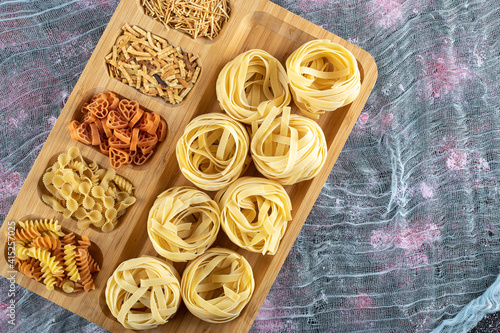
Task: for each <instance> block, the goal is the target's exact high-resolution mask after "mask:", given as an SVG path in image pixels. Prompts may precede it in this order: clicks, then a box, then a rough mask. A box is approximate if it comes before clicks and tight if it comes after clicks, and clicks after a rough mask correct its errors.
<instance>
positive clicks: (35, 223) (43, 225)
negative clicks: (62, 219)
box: [19, 219, 64, 237]
mask: <svg viewBox="0 0 500 333" xmlns="http://www.w3.org/2000/svg"><path fill="white" fill-rule="evenodd" d="M19 225H20V226H21V227H22V228H23V229H28V228H32V227H37V229H38V231H40V232H44V231H50V232H53V233H54V234H55V235H57V236H59V237H62V236H64V233H63V232H62V231H61V226H60V225H59V221H57V220H54V219H44V220H41V219H40V220H29V221H24V222H22V221H19ZM51 237H55V236H51Z"/></svg>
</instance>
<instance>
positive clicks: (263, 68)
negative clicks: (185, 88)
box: [216, 50, 291, 124]
mask: <svg viewBox="0 0 500 333" xmlns="http://www.w3.org/2000/svg"><path fill="white" fill-rule="evenodd" d="M216 92H217V99H218V100H219V103H220V106H221V108H222V109H223V110H224V111H226V112H227V114H228V115H229V116H231V117H232V118H233V119H235V120H238V121H240V122H242V123H245V124H251V123H252V122H254V121H257V122H259V123H260V122H262V121H263V120H264V118H265V117H266V115H267V114H268V113H269V112H270V111H271V109H272V108H273V107H278V108H281V107H283V106H286V105H288V104H290V101H291V95H290V91H289V89H288V77H287V75H286V72H285V69H284V68H283V65H281V63H280V62H279V61H278V60H277V59H276V58H274V57H273V56H272V55H270V54H269V53H267V52H266V51H263V50H249V51H246V52H244V53H242V54H240V55H238V56H237V57H236V58H235V59H233V60H232V61H230V62H228V63H227V64H226V65H225V66H224V68H223V69H222V71H221V72H220V73H219V77H218V79H217V85H216Z"/></svg>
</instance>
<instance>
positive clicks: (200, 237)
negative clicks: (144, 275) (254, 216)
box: [148, 187, 220, 261]
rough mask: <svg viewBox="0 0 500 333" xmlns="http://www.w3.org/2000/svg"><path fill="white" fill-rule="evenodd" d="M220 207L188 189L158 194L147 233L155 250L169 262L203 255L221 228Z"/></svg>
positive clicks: (170, 190) (177, 188)
mask: <svg viewBox="0 0 500 333" xmlns="http://www.w3.org/2000/svg"><path fill="white" fill-rule="evenodd" d="M219 214H220V211H219V206H218V205H217V203H216V202H215V201H213V200H212V199H211V198H210V197H209V196H208V195H207V194H205V193H203V192H201V191H199V190H197V189H194V188H190V187H174V188H171V189H169V190H167V191H165V192H163V193H161V194H160V195H159V196H158V197H157V198H156V201H155V202H154V204H153V206H152V207H151V209H150V211H149V216H148V234H149V239H150V240H151V242H152V243H153V246H154V248H155V250H156V251H157V252H158V253H159V254H160V255H162V256H164V257H165V258H167V259H170V260H172V261H188V260H192V259H194V258H196V257H197V256H199V255H200V254H203V253H204V252H205V251H206V250H207V249H208V248H209V247H210V246H211V245H212V244H213V242H214V241H215V238H216V237H217V234H218V232H219V228H220V222H219Z"/></svg>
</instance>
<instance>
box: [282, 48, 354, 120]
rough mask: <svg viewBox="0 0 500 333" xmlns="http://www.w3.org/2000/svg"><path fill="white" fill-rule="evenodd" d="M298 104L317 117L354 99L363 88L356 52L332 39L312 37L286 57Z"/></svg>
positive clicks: (294, 96) (302, 109) (301, 108)
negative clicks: (353, 52)
mask: <svg viewBox="0 0 500 333" xmlns="http://www.w3.org/2000/svg"><path fill="white" fill-rule="evenodd" d="M286 70H287V74H288V78H289V79H290V90H291V91H292V95H293V99H294V101H295V104H297V106H298V107H299V108H300V110H301V111H302V112H303V113H304V114H305V115H307V116H309V117H312V118H318V116H319V114H322V113H324V112H325V111H334V110H336V109H338V108H340V107H342V106H344V105H347V104H349V103H351V102H352V101H354V99H355V98H356V97H357V96H358V94H359V91H360V89H361V83H360V73H359V69H358V64H357V62H356V58H355V57H354V55H353V54H352V53H351V52H350V51H349V50H347V49H346V48H344V47H343V46H341V45H339V44H336V43H333V42H331V41H329V40H312V41H310V42H307V43H305V44H304V45H302V46H301V47H299V48H298V49H297V50H295V52H293V53H292V54H291V55H290V57H288V59H287V61H286Z"/></svg>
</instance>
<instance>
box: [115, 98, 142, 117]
mask: <svg viewBox="0 0 500 333" xmlns="http://www.w3.org/2000/svg"><path fill="white" fill-rule="evenodd" d="M118 109H119V110H120V112H121V113H122V115H123V117H124V118H125V119H126V120H127V121H128V122H130V120H131V119H132V118H133V117H134V116H135V114H136V112H138V110H139V103H137V102H136V101H129V100H128V99H122V100H121V101H120V103H119V104H118Z"/></svg>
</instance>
